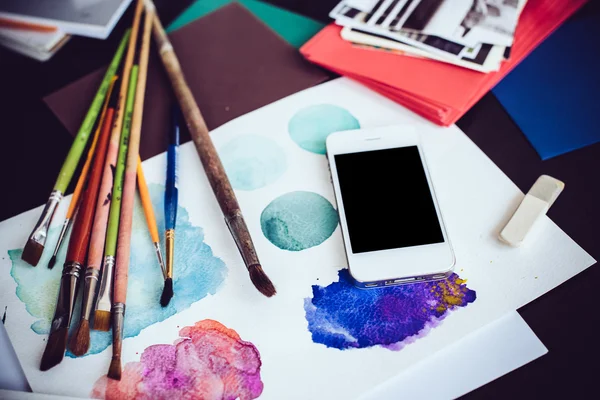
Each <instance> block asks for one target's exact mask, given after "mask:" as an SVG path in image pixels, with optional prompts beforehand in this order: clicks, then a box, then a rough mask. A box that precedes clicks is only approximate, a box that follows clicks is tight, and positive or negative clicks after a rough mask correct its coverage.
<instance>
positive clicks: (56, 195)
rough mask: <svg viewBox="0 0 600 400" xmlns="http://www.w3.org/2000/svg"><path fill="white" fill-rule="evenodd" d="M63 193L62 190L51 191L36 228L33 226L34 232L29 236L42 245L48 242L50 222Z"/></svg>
mask: <svg viewBox="0 0 600 400" xmlns="http://www.w3.org/2000/svg"><path fill="white" fill-rule="evenodd" d="M62 197H63V196H62V193H61V192H60V190H54V191H52V193H50V198H48V201H47V202H46V206H45V207H44V210H43V211H42V215H41V216H40V219H39V220H38V222H37V224H35V228H33V232H31V235H30V236H29V237H30V239H32V240H33V241H35V242H37V243H39V244H41V245H42V246H43V245H44V244H45V243H46V238H47V236H48V229H49V228H50V222H52V217H53V216H54V212H55V211H56V208H57V207H58V203H60V201H61V200H62Z"/></svg>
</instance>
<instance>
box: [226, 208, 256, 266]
mask: <svg viewBox="0 0 600 400" xmlns="http://www.w3.org/2000/svg"><path fill="white" fill-rule="evenodd" d="M225 223H226V224H227V227H228V228H229V232H230V233H231V236H233V240H234V241H235V244H236V246H237V248H238V250H239V252H240V254H241V256H242V260H244V264H245V265H246V268H250V267H251V266H252V265H256V264H260V262H259V261H258V256H257V255H256V251H255V250H254V246H253V245H252V239H251V238H250V234H249V233H248V227H247V226H246V221H244V217H243V216H242V213H241V212H240V211H238V212H236V213H235V214H233V215H232V216H230V217H225ZM244 233H245V234H246V237H240V234H242V235H243V234H244Z"/></svg>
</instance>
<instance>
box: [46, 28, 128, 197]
mask: <svg viewBox="0 0 600 400" xmlns="http://www.w3.org/2000/svg"><path fill="white" fill-rule="evenodd" d="M130 34H131V30H130V29H128V30H127V31H126V32H125V35H124V36H123V39H121V43H120V44H119V48H118V49H117V52H116V53H115V55H114V57H113V59H112V61H111V63H110V65H109V66H108V69H107V70H106V73H105V74H104V78H103V79H102V83H101V84H100V87H99V88H98V92H96V96H95V97H94V100H93V101H92V105H91V106H90V108H89V110H88V112H87V114H86V115H85V118H84V119H83V123H82V124H81V127H80V128H79V131H78V132H77V136H75V140H73V144H72V145H71V149H70V150H69V154H67V158H66V159H65V162H64V163H63V165H62V167H61V169H60V173H59V174H58V178H57V179H56V183H55V184H54V190H58V191H60V192H61V193H63V194H64V193H65V191H66V190H67V187H68V186H69V183H70V182H71V178H72V177H73V173H74V172H75V169H76V168H77V164H79V159H80V158H81V154H83V151H84V150H85V146H86V145H87V142H88V139H89V137H90V133H91V132H92V129H94V124H95V123H96V119H97V118H98V114H100V110H101V109H102V103H104V99H105V98H106V93H107V92H108V88H109V86H110V82H111V81H112V78H113V76H115V73H116V72H117V69H118V68H119V64H120V63H121V58H123V53H124V51H125V46H126V45H127V43H128V39H129V35H130Z"/></svg>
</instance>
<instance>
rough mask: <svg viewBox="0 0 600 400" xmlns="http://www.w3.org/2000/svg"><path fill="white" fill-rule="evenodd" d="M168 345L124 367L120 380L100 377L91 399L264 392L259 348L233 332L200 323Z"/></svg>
mask: <svg viewBox="0 0 600 400" xmlns="http://www.w3.org/2000/svg"><path fill="white" fill-rule="evenodd" d="M179 336H180V339H178V340H176V341H175V343H173V344H172V345H171V344H160V345H154V346H150V347H148V348H146V350H144V352H143V353H142V356H141V358H140V361H139V362H130V363H127V364H125V366H124V369H123V375H122V377H121V380H120V381H116V380H113V379H108V378H107V377H106V376H103V377H101V378H100V379H99V380H98V381H97V382H96V384H95V385H94V389H93V390H92V393H91V394H90V396H91V397H92V398H99V399H118V400H122V399H123V400H133V399H184V398H185V399H223V400H234V399H240V400H250V399H255V398H257V397H258V396H260V394H261V393H262V391H263V382H262V381H261V378H260V367H261V360H260V354H259V352H258V350H257V348H256V347H255V346H254V345H253V344H252V343H250V342H246V341H243V340H242V339H241V338H240V336H239V335H238V334H237V332H236V331H234V330H233V329H229V328H227V327H225V326H223V325H222V324H221V323H219V322H217V321H213V320H209V319H206V320H203V321H200V322H197V323H196V324H195V325H194V326H188V327H185V328H183V329H181V330H180V331H179Z"/></svg>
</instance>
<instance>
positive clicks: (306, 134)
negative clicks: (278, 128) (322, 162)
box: [288, 104, 360, 154]
mask: <svg viewBox="0 0 600 400" xmlns="http://www.w3.org/2000/svg"><path fill="white" fill-rule="evenodd" d="M359 128H360V123H359V122H358V120H357V119H356V118H355V117H354V116H353V115H352V114H350V113H349V112H348V111H347V110H346V109H344V108H342V107H338V106H334V105H332V104H317V105H313V106H309V107H306V108H303V109H301V110H300V111H298V112H296V114H294V116H293V117H292V119H290V122H289V123H288V132H289V133H290V136H291V138H292V140H293V141H294V142H296V144H298V146H300V147H302V148H303V149H304V150H307V151H310V152H313V153H317V154H325V153H326V151H325V140H326V139H327V136H329V135H330V134H332V133H333V132H338V131H347V130H350V129H359Z"/></svg>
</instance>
